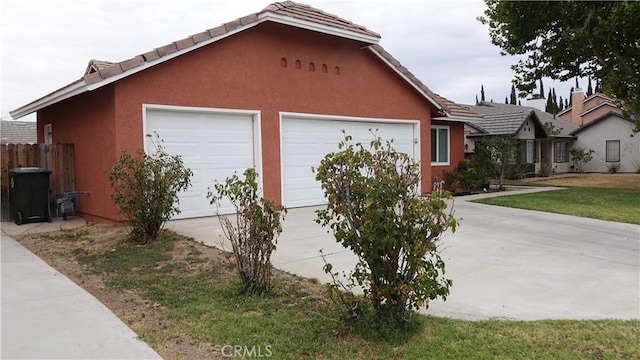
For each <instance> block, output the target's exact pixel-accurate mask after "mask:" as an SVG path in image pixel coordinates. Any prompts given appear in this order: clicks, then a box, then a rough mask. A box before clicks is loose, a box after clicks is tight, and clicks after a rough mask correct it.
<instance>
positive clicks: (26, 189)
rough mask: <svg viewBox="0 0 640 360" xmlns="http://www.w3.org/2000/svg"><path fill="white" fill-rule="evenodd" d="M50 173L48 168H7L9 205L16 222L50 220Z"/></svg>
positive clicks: (19, 223) (20, 223)
mask: <svg viewBox="0 0 640 360" xmlns="http://www.w3.org/2000/svg"><path fill="white" fill-rule="evenodd" d="M50 174H51V171H49V170H45V169H41V168H35V167H26V168H16V169H11V170H9V207H10V209H11V210H10V211H11V215H12V216H13V220H14V221H15V222H16V224H18V225H22V224H23V223H26V222H42V221H47V222H51V211H50V210H49V175H50Z"/></svg>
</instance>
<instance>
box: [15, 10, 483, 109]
mask: <svg viewBox="0 0 640 360" xmlns="http://www.w3.org/2000/svg"><path fill="white" fill-rule="evenodd" d="M266 21H271V22H275V23H280V24H284V25H289V26H293V27H298V28H302V29H306V30H310V31H315V32H319V33H324V34H329V35H333V36H339V37H343V38H346V39H350V40H355V41H359V42H361V43H363V44H365V46H366V47H368V48H369V50H371V51H372V52H373V53H374V54H375V55H377V56H378V57H379V58H380V59H381V60H382V61H383V62H385V63H386V64H387V65H388V66H390V67H391V68H392V69H393V70H394V71H396V72H397V73H398V74H399V75H400V76H401V77H402V78H403V79H404V80H405V81H406V82H408V83H409V84H410V85H411V86H412V87H414V88H415V89H416V90H417V91H418V92H419V93H420V94H422V95H423V97H424V98H426V99H427V101H429V102H430V103H431V104H432V105H434V107H435V108H436V109H438V111H439V112H440V114H442V115H443V116H447V117H446V118H437V119H438V120H448V121H451V120H454V121H460V120H461V121H466V120H468V119H477V118H479V115H478V114H476V113H474V112H473V111H471V110H470V109H469V108H468V107H464V106H461V105H459V104H456V103H454V102H453V101H450V100H448V99H446V98H444V97H442V96H440V95H438V94H436V93H434V92H432V91H431V90H430V89H429V88H428V87H427V86H426V85H424V84H423V83H422V82H421V81H420V80H419V79H418V78H417V77H415V76H414V75H413V74H412V73H411V72H410V71H409V70H408V69H407V68H405V67H404V66H402V65H401V64H400V62H398V61H397V60H396V59H395V58H393V56H391V54H389V53H388V52H387V51H385V50H384V49H383V48H382V47H381V46H380V45H378V44H377V43H378V41H379V40H380V35H379V34H378V33H376V32H373V31H371V30H368V29H367V28H366V27H364V26H361V25H357V24H354V23H352V22H350V21H348V20H345V19H342V18H340V17H338V16H336V15H333V14H329V13H325V12H324V11H322V10H319V9H316V8H314V7H311V6H309V5H305V4H299V3H296V2H293V1H285V2H278V3H273V4H271V5H269V6H267V7H266V8H264V9H263V10H262V11H261V12H258V13H253V14H249V15H247V16H244V17H241V18H239V19H236V20H234V21H231V22H228V23H225V24H223V25H221V26H218V27H216V28H212V29H209V30H206V31H203V32H201V33H198V34H195V35H192V36H189V37H187V38H184V39H181V40H178V41H174V42H172V43H170V44H167V45H164V46H161V47H158V48H155V49H153V50H151V51H148V52H146V53H143V54H140V55H137V56H134V57H133V58H130V59H127V60H124V61H120V62H117V63H112V62H108V61H101V60H95V59H93V60H91V61H90V62H89V64H88V66H87V68H86V70H85V73H84V75H83V77H82V78H80V79H79V80H77V81H75V82H73V83H71V84H69V85H67V86H65V87H63V88H61V89H58V90H56V91H54V92H52V93H50V94H48V95H45V96H44V97H42V98H40V99H38V100H35V101H33V102H31V103H29V104H27V105H24V106H22V107H20V108H18V109H16V110H14V111H11V112H10V114H11V116H12V117H14V118H20V117H22V116H25V115H28V114H30V113H32V112H35V111H38V110H40V109H42V108H44V107H46V106H49V105H51V104H54V103H57V102H59V101H62V100H65V99H68V98H70V97H73V96H76V95H79V94H81V93H84V92H87V91H92V90H95V89H98V88H100V87H102V86H105V85H107V84H110V83H113V82H115V81H118V80H120V79H123V78H125V77H127V76H130V75H133V74H135V73H137V72H140V71H143V70H145V69H148V68H150V67H152V66H155V65H158V64H160V63H162V62H165V61H168V60H171V59H173V58H176V57H178V56H180V55H183V54H185V53H187V52H190V51H193V50H196V49H199V48H201V47H203V46H206V45H209V44H211V43H214V42H216V41H218V40H221V39H224V38H226V37H229V36H231V35H233V34H236V33H238V32H241V31H244V30H247V29H249V28H252V27H254V26H256V25H258V24H261V23H263V22H266Z"/></svg>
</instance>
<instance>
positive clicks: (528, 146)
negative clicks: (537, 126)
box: [520, 140, 534, 164]
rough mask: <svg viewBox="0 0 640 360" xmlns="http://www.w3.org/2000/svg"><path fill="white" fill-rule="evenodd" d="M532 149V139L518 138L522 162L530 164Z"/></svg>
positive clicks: (531, 161)
mask: <svg viewBox="0 0 640 360" xmlns="http://www.w3.org/2000/svg"><path fill="white" fill-rule="evenodd" d="M533 150H534V148H533V140H520V162H521V163H523V164H532V163H533Z"/></svg>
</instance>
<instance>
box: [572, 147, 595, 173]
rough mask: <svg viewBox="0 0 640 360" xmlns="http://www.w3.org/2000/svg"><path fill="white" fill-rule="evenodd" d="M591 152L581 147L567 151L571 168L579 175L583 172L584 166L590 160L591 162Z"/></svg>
mask: <svg viewBox="0 0 640 360" xmlns="http://www.w3.org/2000/svg"><path fill="white" fill-rule="evenodd" d="M594 152H595V151H593V150H587V149H584V148H581V147H574V148H571V150H569V154H570V155H571V159H572V161H573V168H574V170H575V171H577V172H579V173H583V172H584V166H585V165H586V164H587V163H588V162H589V161H591V160H593V153H594Z"/></svg>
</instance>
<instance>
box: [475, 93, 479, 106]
mask: <svg viewBox="0 0 640 360" xmlns="http://www.w3.org/2000/svg"><path fill="white" fill-rule="evenodd" d="M478 104H479V103H478V95H476V105H478Z"/></svg>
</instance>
